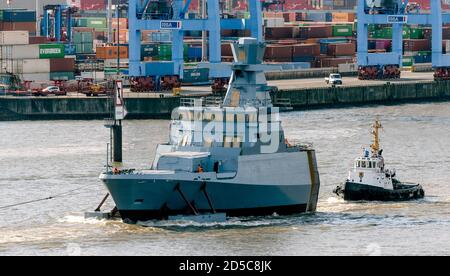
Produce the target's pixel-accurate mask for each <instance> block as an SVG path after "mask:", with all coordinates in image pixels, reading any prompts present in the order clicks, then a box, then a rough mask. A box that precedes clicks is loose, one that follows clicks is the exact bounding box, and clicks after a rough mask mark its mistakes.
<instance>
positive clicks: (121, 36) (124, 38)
mask: <svg viewBox="0 0 450 276" xmlns="http://www.w3.org/2000/svg"><path fill="white" fill-rule="evenodd" d="M128 40H129V34H128V30H119V31H117V30H114V43H116V44H128Z"/></svg>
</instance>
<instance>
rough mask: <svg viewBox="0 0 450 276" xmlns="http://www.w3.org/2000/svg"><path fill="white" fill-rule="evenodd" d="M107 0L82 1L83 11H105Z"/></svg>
mask: <svg viewBox="0 0 450 276" xmlns="http://www.w3.org/2000/svg"><path fill="white" fill-rule="evenodd" d="M106 4H107V0H80V7H81V10H84V11H104V10H106Z"/></svg>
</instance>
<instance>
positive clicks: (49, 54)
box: [39, 44, 65, 58]
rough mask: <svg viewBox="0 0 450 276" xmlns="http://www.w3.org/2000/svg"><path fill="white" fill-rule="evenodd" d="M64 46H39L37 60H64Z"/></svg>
mask: <svg viewBox="0 0 450 276" xmlns="http://www.w3.org/2000/svg"><path fill="white" fill-rule="evenodd" d="M64 49H65V47H64V44H41V45H39V58H64V56H65V53H64Z"/></svg>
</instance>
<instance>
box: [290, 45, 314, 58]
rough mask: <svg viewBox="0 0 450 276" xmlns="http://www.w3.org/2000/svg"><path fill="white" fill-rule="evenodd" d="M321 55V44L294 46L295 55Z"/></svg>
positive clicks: (293, 52) (293, 53) (293, 54)
mask: <svg viewBox="0 0 450 276" xmlns="http://www.w3.org/2000/svg"><path fill="white" fill-rule="evenodd" d="M319 55H320V45H319V44H298V45H294V46H293V51H292V56H293V57H315V56H319Z"/></svg>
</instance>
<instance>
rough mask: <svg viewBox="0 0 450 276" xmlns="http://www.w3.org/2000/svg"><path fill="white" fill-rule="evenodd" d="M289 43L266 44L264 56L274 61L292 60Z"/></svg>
mask: <svg viewBox="0 0 450 276" xmlns="http://www.w3.org/2000/svg"><path fill="white" fill-rule="evenodd" d="M292 49H293V47H292V46H291V45H268V46H267V47H266V52H265V54H264V58H265V59H266V60H268V61H275V62H292Z"/></svg>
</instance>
